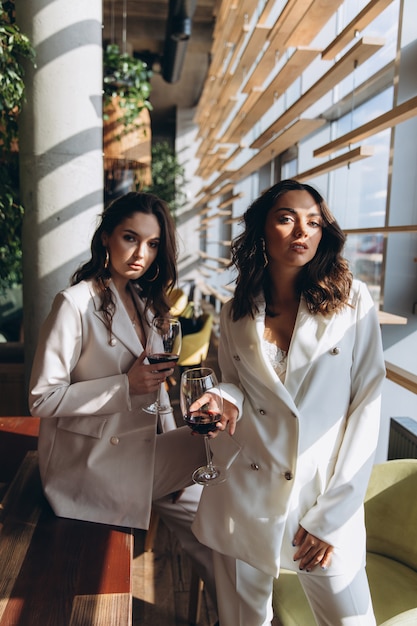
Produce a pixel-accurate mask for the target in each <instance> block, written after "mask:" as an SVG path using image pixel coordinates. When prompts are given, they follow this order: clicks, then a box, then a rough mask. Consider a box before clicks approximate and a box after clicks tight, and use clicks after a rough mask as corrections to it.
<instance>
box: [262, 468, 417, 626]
mask: <svg viewBox="0 0 417 626" xmlns="http://www.w3.org/2000/svg"><path fill="white" fill-rule="evenodd" d="M365 519H366V528H367V556H366V561H367V565H366V571H367V574H368V579H369V586H370V589H371V595H372V601H373V605H374V610H375V616H376V620H377V624H378V626H411V625H413V626H414V625H417V459H396V460H392V461H386V462H385V463H380V464H378V465H375V466H374V468H373V471H372V475H371V479H370V481H369V486H368V490H367V494H366V500H365ZM273 604H274V613H275V615H276V616H277V617H278V619H279V620H280V621H281V623H282V626H315V624H316V622H315V620H314V617H313V614H312V612H311V610H310V607H309V604H308V602H307V599H306V597H305V595H304V592H303V589H302V587H301V585H300V583H299V582H298V578H297V574H296V573H294V572H289V571H288V570H282V571H281V573H280V576H279V578H278V580H276V581H275V583H274V596H273Z"/></svg>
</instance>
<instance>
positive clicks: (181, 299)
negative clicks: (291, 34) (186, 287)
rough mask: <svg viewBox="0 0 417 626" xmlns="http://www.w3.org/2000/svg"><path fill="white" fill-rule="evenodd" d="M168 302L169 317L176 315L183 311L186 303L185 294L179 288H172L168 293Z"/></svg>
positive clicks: (186, 297)
mask: <svg viewBox="0 0 417 626" xmlns="http://www.w3.org/2000/svg"><path fill="white" fill-rule="evenodd" d="M168 300H169V304H170V310H169V314H170V315H171V317H178V316H179V315H181V313H182V312H183V311H184V309H185V308H186V306H187V304H188V296H187V294H186V293H185V292H184V291H183V290H182V289H180V288H178V287H176V288H175V289H172V291H170V293H169V294H168Z"/></svg>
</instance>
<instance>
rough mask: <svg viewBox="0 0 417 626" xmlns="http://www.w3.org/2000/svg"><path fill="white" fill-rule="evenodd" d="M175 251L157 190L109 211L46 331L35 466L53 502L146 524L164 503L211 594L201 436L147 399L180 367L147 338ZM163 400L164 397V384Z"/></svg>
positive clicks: (161, 308) (35, 384)
mask: <svg viewBox="0 0 417 626" xmlns="http://www.w3.org/2000/svg"><path fill="white" fill-rule="evenodd" d="M176 254H177V245H176V235H175V224H174V221H173V219H172V217H171V215H170V211H169V208H168V205H167V204H166V203H165V202H164V201H163V200H161V199H160V198H158V197H157V196H154V195H152V194H147V193H135V192H130V193H128V194H126V195H125V196H122V197H120V198H118V199H116V200H115V201H114V202H113V203H112V204H111V205H109V206H108V207H107V208H106V209H105V210H104V212H103V214H102V216H101V220H100V223H99V226H98V227H97V229H96V231H95V233H94V236H93V238H92V243H91V258H90V260H89V261H87V262H86V263H84V265H82V266H81V267H80V268H79V269H78V270H77V271H76V272H75V274H74V275H73V277H72V283H71V286H70V287H69V288H67V289H65V290H63V291H62V292H60V293H59V294H58V295H57V296H56V298H55V300H54V303H53V305H52V310H51V312H50V314H49V316H48V318H47V319H46V321H45V323H44V325H43V328H42V330H41V333H40V337H39V342H38V348H37V351H36V355H35V359H34V363H33V368H32V376H31V382H30V398H29V405H30V409H31V412H32V413H33V415H37V416H39V417H41V425H40V434H39V466H40V472H41V478H42V484H43V488H44V491H45V495H46V497H47V499H48V500H49V502H50V504H51V506H52V508H53V509H54V511H55V513H56V514H57V515H58V516H60V517H69V518H75V519H81V520H87V521H93V522H101V523H105V524H114V525H117V526H128V527H134V528H142V529H146V528H148V525H149V520H150V514H151V509H153V510H155V511H158V512H159V513H160V515H161V517H162V518H163V519H164V520H165V521H166V523H167V525H168V527H169V528H171V529H172V530H173V531H174V532H175V533H176V534H177V536H178V538H179V540H180V542H181V544H182V545H183V547H184V549H185V550H186V551H187V552H188V554H189V555H190V557H191V558H192V559H193V561H194V563H195V565H196V568H197V570H198V571H199V573H200V575H201V577H202V578H203V579H204V580H205V581H206V582H207V584H208V590H209V591H211V593H212V597H213V600H214V601H215V592H214V579H213V572H212V555H211V551H210V550H209V549H208V548H206V547H205V546H202V545H201V544H199V542H198V541H197V540H196V539H195V537H194V535H193V533H192V532H191V529H190V526H191V522H192V520H193V517H194V515H195V511H196V509H197V505H198V501H199V497H200V493H201V487H199V486H198V485H192V486H190V485H191V482H192V481H191V474H192V471H193V469H195V467H198V466H199V465H200V464H202V463H203V461H204V459H205V455H204V446H203V442H202V441H200V440H198V441H197V440H196V439H195V438H194V439H190V430H189V428H188V427H187V426H184V427H182V428H178V429H177V428H176V425H175V420H174V417H173V414H172V410H171V411H168V412H164V413H161V414H160V416H159V417H160V423H158V424H157V416H156V414H151V413H148V412H146V411H144V410H143V409H144V407H148V406H149V405H150V404H152V402H154V400H155V396H156V391H157V389H158V388H159V387H160V386H161V384H162V383H163V382H164V381H165V379H166V378H167V376H170V375H171V374H172V373H173V369H172V367H171V365H170V364H169V363H168V362H165V363H160V364H153V365H151V364H149V363H148V360H147V359H146V355H145V345H146V337H147V335H148V332H149V330H150V326H151V323H152V319H153V317H154V316H166V315H167V314H168V312H169V308H170V307H169V303H168V297H167V291H169V289H171V288H172V287H173V286H174V285H175V283H176V280H177V269H176ZM161 400H162V401H163V402H164V404H167V405H168V406H169V398H168V394H167V392H166V390H165V388H164V386H163V385H162V388H161ZM158 431H162V432H158ZM182 490H183V491H182ZM174 493H178V494H181V495H180V497H173V495H172V494H174Z"/></svg>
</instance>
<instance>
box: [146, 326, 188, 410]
mask: <svg viewBox="0 0 417 626" xmlns="http://www.w3.org/2000/svg"><path fill="white" fill-rule="evenodd" d="M181 337H182V335H181V324H180V322H179V321H178V320H177V319H175V318H171V317H155V318H154V319H153V322H152V326H151V329H150V332H149V335H148V339H147V341H146V356H147V357H148V361H149V363H151V364H156V363H168V365H169V367H168V366H167V370H168V369H171V368H172V367H174V365H175V364H176V363H177V361H178V359H179V356H180V352H181ZM159 371H161V372H164V371H165V370H159ZM144 410H145V411H146V412H147V413H166V412H167V411H171V407H170V406H168V405H163V404H161V385H159V387H158V392H157V396H156V401H155V402H154V404H152V405H151V406H149V407H147V408H146V409H144Z"/></svg>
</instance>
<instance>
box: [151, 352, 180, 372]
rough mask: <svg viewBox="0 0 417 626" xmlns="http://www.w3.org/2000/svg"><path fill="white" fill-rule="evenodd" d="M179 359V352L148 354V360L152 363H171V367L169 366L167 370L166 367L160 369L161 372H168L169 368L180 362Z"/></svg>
mask: <svg viewBox="0 0 417 626" xmlns="http://www.w3.org/2000/svg"><path fill="white" fill-rule="evenodd" d="M178 359H179V354H165V353H160V354H148V361H149V363H151V364H152V365H154V364H155V363H169V364H170V367H167V369H166V370H165V369H163V370H159V371H160V372H166V371H167V370H169V369H171V368H172V367H174V365H176V363H177V362H178Z"/></svg>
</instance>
